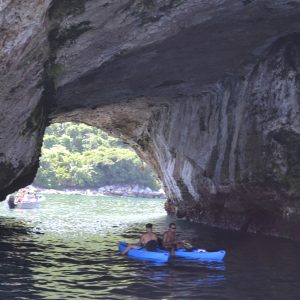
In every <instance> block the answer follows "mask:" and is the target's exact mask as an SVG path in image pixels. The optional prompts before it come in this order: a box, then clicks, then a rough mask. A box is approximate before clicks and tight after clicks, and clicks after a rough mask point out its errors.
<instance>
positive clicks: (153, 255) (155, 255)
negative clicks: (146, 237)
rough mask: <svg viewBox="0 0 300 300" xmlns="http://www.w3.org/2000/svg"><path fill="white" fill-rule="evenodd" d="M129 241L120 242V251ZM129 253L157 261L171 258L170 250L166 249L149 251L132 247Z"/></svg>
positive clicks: (132, 255) (135, 256)
mask: <svg viewBox="0 0 300 300" xmlns="http://www.w3.org/2000/svg"><path fill="white" fill-rule="evenodd" d="M127 245H128V244H127V243H124V242H119V245H118V246H119V251H120V252H122V251H123V250H124V249H125V248H126V247H127ZM127 255H128V256H129V257H133V258H137V259H142V260H151V261H155V262H167V261H168V260H169V258H170V252H168V251H164V250H159V249H158V250H156V251H147V250H146V249H145V248H142V247H141V248H138V249H131V250H129V251H128V253H127Z"/></svg>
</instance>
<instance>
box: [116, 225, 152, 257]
mask: <svg viewBox="0 0 300 300" xmlns="http://www.w3.org/2000/svg"><path fill="white" fill-rule="evenodd" d="M141 247H145V249H146V250H148V251H155V250H156V249H157V248H158V243H157V235H156V234H155V233H154V232H152V224H151V223H148V224H146V233H144V234H142V235H141V237H140V240H139V243H138V244H137V245H134V244H130V245H128V246H127V247H126V248H125V249H124V251H122V252H121V254H122V255H125V254H126V253H127V252H128V251H129V250H131V249H138V248H141Z"/></svg>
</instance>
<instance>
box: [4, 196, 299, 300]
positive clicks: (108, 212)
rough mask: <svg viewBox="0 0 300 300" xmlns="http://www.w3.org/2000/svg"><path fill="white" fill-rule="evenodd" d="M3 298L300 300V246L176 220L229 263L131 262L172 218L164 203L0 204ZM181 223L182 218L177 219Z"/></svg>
mask: <svg viewBox="0 0 300 300" xmlns="http://www.w3.org/2000/svg"><path fill="white" fill-rule="evenodd" d="M1 205H2V207H1V208H0V215H1V216H2V221H1V226H0V230H1V241H0V252H1V255H0V260H1V274H0V299H218V300H220V299H234V300H235V299H238V300H240V299H272V300H277V299H278V300H279V299H298V295H299V293H300V288H299V285H298V282H299V280H300V273H299V265H300V256H299V253H300V247H299V244H298V243H293V242H289V241H284V240H280V239H272V238H260V237H254V236H251V235H245V234H239V233H229V232H226V231H220V230H215V229H211V228H210V229H209V228H207V227H205V226H201V225H199V224H194V223H189V222H186V221H184V220H176V221H175V222H176V225H177V228H178V234H179V235H181V236H182V237H184V238H186V239H189V240H190V241H191V242H192V243H193V244H194V245H196V246H199V247H201V248H208V249H226V250H227V255H226V257H225V261H224V262H219V263H217V262H190V261H184V260H180V259H172V260H171V261H170V262H169V263H167V264H155V263H150V262H143V261H138V260H133V259H129V258H127V257H122V256H120V255H119V253H118V251H117V243H118V242H119V241H120V240H126V241H128V242H134V241H136V240H137V239H138V237H139V235H140V233H141V232H142V231H143V230H144V225H145V223H147V222H152V223H153V224H154V225H155V226H154V230H155V231H157V232H163V231H164V230H166V228H167V226H168V223H169V222H170V221H171V220H172V219H170V218H169V217H167V216H166V215H165V212H164V210H163V201H162V200H159V199H129V198H115V199H114V198H110V197H105V198H101V197H81V196H67V197H62V196H60V195H55V196H47V200H46V201H44V202H43V203H42V205H41V208H40V209H38V210H32V211H30V210H27V211H17V210H13V211H10V210H8V209H7V207H6V206H5V204H4V203H2V204H1ZM172 221H174V220H172Z"/></svg>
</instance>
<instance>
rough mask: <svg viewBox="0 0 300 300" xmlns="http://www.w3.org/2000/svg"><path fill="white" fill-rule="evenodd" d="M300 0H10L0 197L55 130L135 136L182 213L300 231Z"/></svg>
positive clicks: (21, 178) (259, 228)
mask: <svg viewBox="0 0 300 300" xmlns="http://www.w3.org/2000/svg"><path fill="white" fill-rule="evenodd" d="M299 12H300V3H299V1H289V2H286V1H280V0H276V1H273V0H272V1H271V0H263V1H255V0H253V1H233V0H218V1H217V0H216V1H198V0H189V1H180V0H158V1H153V0H147V1H146V0H126V1H125V0H123V1H111V0H97V1H91V0H68V1H67V0H53V1H50V0H48V1H47V0H42V1H41V0H33V1H29V0H25V1H21V0H16V1H10V0H3V1H1V3H0V26H1V27H0V29H1V30H0V32H1V40H0V41H1V46H2V47H1V49H0V59H1V61H0V62H1V64H0V65H1V69H0V72H1V73H0V74H1V79H2V80H1V81H0V90H1V93H0V105H1V111H0V113H1V118H0V141H1V143H0V197H1V198H2V199H3V198H4V197H5V195H6V194H8V193H10V192H12V191H14V190H16V189H18V188H20V187H21V186H24V185H26V184H28V183H30V182H32V180H33V178H34V176H35V173H36V170H37V168H38V162H39V156H40V148H41V144H42V138H43V134H44V130H45V127H46V126H47V125H48V124H50V123H53V122H64V121H77V122H84V123H86V124H90V125H93V126H97V127H99V128H102V129H104V130H106V131H107V132H109V133H111V134H112V135H114V136H117V137H120V138H122V139H123V140H124V141H125V142H127V143H128V144H130V145H131V146H132V147H133V148H134V149H135V150H136V151H137V153H138V154H139V155H140V156H141V157H142V158H143V159H144V160H146V161H147V162H148V163H149V164H150V165H151V166H152V167H153V169H154V170H155V171H156V172H157V174H158V176H159V177H160V179H161V180H162V182H163V185H164V188H165V191H166V194H167V196H168V197H169V198H170V199H171V200H172V201H173V203H175V204H176V205H177V207H178V215H179V216H185V217H187V218H189V219H192V220H195V221H199V222H203V223H206V224H210V225H215V226H219V227H223V228H232V229H238V230H245V231H251V232H263V233H267V234H272V235H278V236H285V237H290V238H294V239H300V237H299V233H297V231H296V230H295V228H296V226H298V225H299V220H300V216H299V192H300V191H299V187H300V182H299V172H300V168H299V158H300V152H299V151H300V148H299V147H300V144H299V141H300V140H299V131H300V127H299V124H298V123H299V118H298V115H299V86H298V85H299V50H300V42H299V41H300V38H299V34H298V33H297V32H300V21H299Z"/></svg>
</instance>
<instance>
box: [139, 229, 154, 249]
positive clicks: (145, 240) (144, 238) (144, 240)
mask: <svg viewBox="0 0 300 300" xmlns="http://www.w3.org/2000/svg"><path fill="white" fill-rule="evenodd" d="M149 241H157V235H156V234H155V233H153V232H146V233H144V234H143V235H142V236H141V239H140V242H141V244H142V245H143V246H145V245H146V244H147V243H148V242H149Z"/></svg>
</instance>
